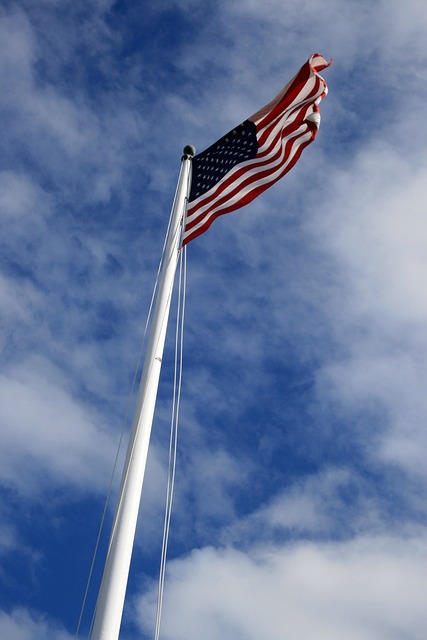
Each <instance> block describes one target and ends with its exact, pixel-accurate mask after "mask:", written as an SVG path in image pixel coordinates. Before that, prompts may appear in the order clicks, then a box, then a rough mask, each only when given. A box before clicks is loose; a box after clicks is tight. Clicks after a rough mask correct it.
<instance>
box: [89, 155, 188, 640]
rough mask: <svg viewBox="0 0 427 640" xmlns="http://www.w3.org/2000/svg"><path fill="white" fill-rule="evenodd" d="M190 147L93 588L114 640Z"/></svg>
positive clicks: (98, 621)
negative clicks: (101, 569)
mask: <svg viewBox="0 0 427 640" xmlns="http://www.w3.org/2000/svg"><path fill="white" fill-rule="evenodd" d="M194 153H195V149H194V147H192V146H190V145H189V146H186V147H185V148H184V155H183V157H182V160H181V170H180V173H179V178H178V184H177V188H176V193H175V200H174V205H173V210H172V215H171V222H170V227H169V233H168V237H167V240H166V248H165V254H164V260H163V266H162V269H161V273H160V279H159V285H158V292H157V299H156V304H155V308H154V312H153V321H152V329H151V333H150V337H149V340H148V344H147V351H146V356H145V361H144V366H143V370H142V376H141V383H140V386H139V392H138V397H137V401H136V409H135V415H134V419H133V425H132V431H131V435H130V439H129V445H128V449H127V453H126V459H125V464H124V470H123V475H122V480H121V487H120V492H119V499H118V504H117V509H116V514H115V517H114V521H113V527H112V533H111V537H110V544H109V548H108V553H107V560H106V562H105V567H104V574H103V577H102V582H101V587H100V590H99V594H98V600H97V605H96V612H95V619H94V625H93V631H92V634H91V638H92V640H117V639H118V637H119V632H120V625H121V620H122V614H123V607H124V600H125V594H126V587H127V582H128V576H129V568H130V562H131V556H132V549H133V544H134V538H135V531H136V524H137V520H138V511H139V505H140V500H141V491H142V484H143V481H144V474H145V467H146V462H147V455H148V445H149V441H150V434H151V427H152V423H153V416H154V409H155V404H156V397H157V389H158V385H159V377H160V369H161V365H162V357H163V349H164V344H165V338H166V329H167V324H168V317H169V310H170V303H171V297H172V289H173V283H174V279H175V272H176V267H177V264H178V259H179V254H180V250H181V236H182V224H183V215H184V212H185V207H186V199H187V198H188V192H189V188H190V175H191V159H192V157H193V156H194Z"/></svg>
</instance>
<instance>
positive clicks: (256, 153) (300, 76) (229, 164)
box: [182, 54, 332, 245]
mask: <svg viewBox="0 0 427 640" xmlns="http://www.w3.org/2000/svg"><path fill="white" fill-rule="evenodd" d="M331 63H332V60H331V61H330V62H326V60H325V59H324V58H323V57H322V56H321V55H319V54H314V55H312V56H311V57H310V58H309V60H308V61H307V62H306V63H305V64H304V65H303V66H302V67H301V69H300V70H299V71H298V73H297V74H296V76H295V77H294V78H293V79H292V80H291V81H290V82H289V83H288V84H287V85H286V86H285V87H284V88H283V89H282V91H281V92H280V93H279V94H278V95H277V96H276V98H274V100H272V101H271V102H270V103H269V104H268V105H266V106H265V107H263V108H262V109H260V110H259V111H257V112H256V113H255V114H254V115H253V116H251V117H250V118H248V119H247V120H245V121H244V122H243V123H242V124H240V125H239V126H237V127H235V128H234V129H233V130H232V131H230V132H229V133H227V135H225V136H223V137H222V138H221V139H220V140H218V141H217V142H215V143H214V144H213V145H211V146H210V147H209V148H208V149H206V151H203V152H202V153H199V154H197V155H196V156H194V158H193V161H192V182H191V189H190V195H189V198H188V207H187V216H186V222H185V227H184V232H183V236H182V244H183V245H184V244H187V243H188V242H190V240H192V239H193V238H196V237H197V236H199V235H201V234H202V233H204V231H206V230H207V229H208V228H209V227H210V225H211V224H212V222H213V221H214V220H215V218H218V216H221V215H223V214H224V213H229V212H230V211H234V210H235V209H239V208H240V207H243V206H244V205H246V204H248V203H249V202H251V201H252V200H253V199H254V198H256V197H257V196H258V195H259V194H260V193H262V192H263V191H265V189H267V188H268V187H270V186H271V185H272V184H274V183H275V182H277V180H279V179H280V178H281V177H282V176H284V175H285V173H287V172H288V171H289V170H290V169H291V168H292V167H293V166H294V164H295V163H296V162H297V160H298V158H299V157H300V155H301V153H302V151H303V149H305V147H307V146H308V145H309V144H310V143H311V142H312V141H313V140H314V138H315V137H316V134H317V131H318V129H319V125H320V112H319V103H320V101H321V100H322V99H323V98H324V97H325V96H326V94H327V91H328V89H327V85H326V82H325V80H324V79H323V78H322V77H321V76H320V75H319V71H322V69H325V68H326V67H328V66H329V65H330V64H331Z"/></svg>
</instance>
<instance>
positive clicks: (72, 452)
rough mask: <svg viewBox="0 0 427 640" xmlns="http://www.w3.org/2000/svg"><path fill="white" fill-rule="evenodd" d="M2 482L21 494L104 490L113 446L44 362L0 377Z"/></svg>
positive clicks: (37, 361)
mask: <svg viewBox="0 0 427 640" xmlns="http://www.w3.org/2000/svg"><path fill="white" fill-rule="evenodd" d="M0 421H1V423H2V442H3V444H2V449H1V454H0V456H1V465H0V468H1V472H0V475H1V477H2V480H3V482H5V483H6V484H8V485H12V486H13V487H16V488H18V489H19V490H21V491H23V492H25V493H33V492H35V493H38V491H40V490H41V489H42V488H44V489H46V488H48V487H49V486H52V483H53V484H54V485H55V486H57V485H64V484H70V483H71V484H73V485H74V486H76V487H80V488H84V489H85V490H87V491H89V492H92V491H98V490H99V489H101V490H105V487H106V485H107V482H108V470H109V469H111V468H112V463H113V460H114V445H115V443H114V442H113V441H112V440H111V438H110V437H109V436H108V435H107V433H106V431H105V427H104V428H103V424H102V422H101V419H100V417H99V415H96V414H95V413H94V412H93V411H90V410H88V409H86V408H85V407H84V406H83V404H82V403H79V402H78V401H77V400H76V399H75V398H74V397H73V394H72V392H71V391H70V389H69V385H68V384H67V382H66V380H65V379H64V377H63V374H62V373H61V372H60V371H59V370H58V369H56V368H55V367H53V366H52V365H50V364H49V363H48V362H45V361H43V360H42V359H34V360H27V361H26V362H24V363H22V364H21V365H19V366H16V367H13V368H12V369H11V370H10V371H8V372H7V374H2V376H1V377H0Z"/></svg>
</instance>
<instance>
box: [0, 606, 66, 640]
mask: <svg viewBox="0 0 427 640" xmlns="http://www.w3.org/2000/svg"><path fill="white" fill-rule="evenodd" d="M0 636H1V637H2V638H4V639H5V640H6V639H7V640H71V639H72V636H71V635H70V634H69V633H67V632H66V631H65V630H64V629H63V628H62V627H61V626H60V625H58V624H56V623H52V622H51V621H50V620H48V619H47V618H46V617H45V616H43V615H42V614H36V613H33V612H30V611H27V610H26V609H22V608H20V609H18V608H17V609H14V610H13V611H12V612H11V613H6V612H5V611H0Z"/></svg>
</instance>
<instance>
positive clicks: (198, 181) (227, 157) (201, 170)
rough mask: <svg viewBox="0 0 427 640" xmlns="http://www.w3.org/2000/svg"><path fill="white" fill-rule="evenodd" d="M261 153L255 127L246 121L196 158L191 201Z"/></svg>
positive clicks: (194, 160)
mask: <svg viewBox="0 0 427 640" xmlns="http://www.w3.org/2000/svg"><path fill="white" fill-rule="evenodd" d="M257 151H258V141H257V138H256V127H255V125H254V123H253V122H251V121H250V120H245V122H243V123H242V124H239V126H238V127H235V128H234V129H233V130H232V131H230V132H229V133H227V134H226V135H225V136H223V137H222V138H220V140H218V141H217V142H215V143H214V144H213V145H211V146H210V147H209V148H208V149H206V151H203V152H202V153H199V154H197V155H196V156H194V158H193V178H192V184H191V191H190V197H189V201H190V202H192V201H193V200H195V199H196V198H198V197H199V196H201V195H203V194H204V193H206V192H207V191H209V189H212V187H214V186H215V185H216V183H217V182H219V181H220V180H221V178H222V177H223V176H224V175H225V174H226V173H228V172H229V171H230V170H231V169H232V168H233V167H235V166H236V164H240V163H241V162H245V160H251V159H252V158H255V156H256V154H257Z"/></svg>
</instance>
